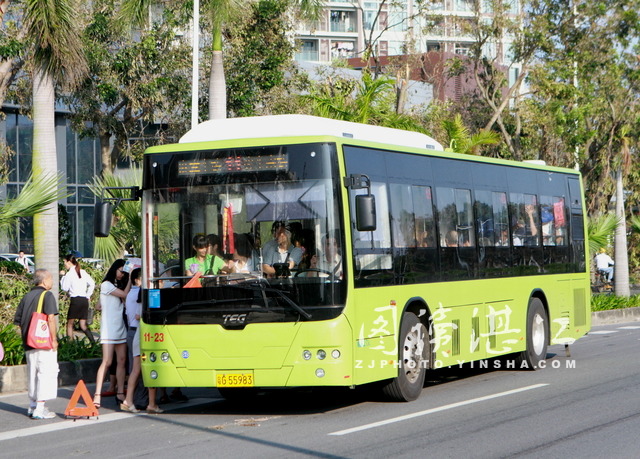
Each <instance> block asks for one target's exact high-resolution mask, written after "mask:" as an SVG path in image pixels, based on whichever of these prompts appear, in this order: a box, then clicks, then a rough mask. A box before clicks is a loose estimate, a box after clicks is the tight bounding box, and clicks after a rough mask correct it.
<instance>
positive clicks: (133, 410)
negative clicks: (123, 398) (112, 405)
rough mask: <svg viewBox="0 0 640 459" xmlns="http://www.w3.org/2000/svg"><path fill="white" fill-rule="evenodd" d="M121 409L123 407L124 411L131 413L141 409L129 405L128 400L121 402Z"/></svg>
mask: <svg viewBox="0 0 640 459" xmlns="http://www.w3.org/2000/svg"><path fill="white" fill-rule="evenodd" d="M120 409H121V410H122V411H128V412H129V413H137V412H138V411H140V410H138V408H136V407H135V406H129V405H127V402H122V403H121V404H120Z"/></svg>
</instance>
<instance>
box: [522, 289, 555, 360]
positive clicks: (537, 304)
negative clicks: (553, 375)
mask: <svg viewBox="0 0 640 459" xmlns="http://www.w3.org/2000/svg"><path fill="white" fill-rule="evenodd" d="M548 345H549V317H548V316H547V311H545V309H544V305H543V304H542V301H541V300H540V299H539V298H531V300H530V301H529V308H528V310H527V349H526V350H524V351H522V352H521V353H520V354H518V356H517V357H516V365H517V368H521V369H523V370H535V369H537V368H538V365H539V364H540V362H541V361H542V360H545V359H546V358H547V346H548Z"/></svg>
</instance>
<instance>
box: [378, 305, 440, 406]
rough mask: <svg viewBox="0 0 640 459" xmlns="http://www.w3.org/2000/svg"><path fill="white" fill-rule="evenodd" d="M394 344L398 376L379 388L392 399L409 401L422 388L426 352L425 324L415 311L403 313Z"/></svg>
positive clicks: (427, 345) (426, 358)
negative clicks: (396, 351) (396, 353)
mask: <svg viewBox="0 0 640 459" xmlns="http://www.w3.org/2000/svg"><path fill="white" fill-rule="evenodd" d="M398 346H399V349H398V360H399V364H400V365H399V368H398V376H397V377H395V378H393V379H392V380H391V381H389V382H388V383H387V384H386V385H385V386H384V387H383V389H382V391H383V393H384V394H385V395H386V396H387V397H388V398H390V399H392V400H394V401H398V402H410V401H412V400H415V399H417V398H418V397H419V396H420V393H421V392H422V387H423V385H424V378H425V374H426V372H427V364H428V358H429V355H430V343H429V334H428V333H427V328H426V327H425V326H424V324H423V323H422V322H420V321H419V320H418V318H417V317H416V315H415V314H412V313H410V312H407V313H405V314H404V315H403V317H402V324H401V326H400V336H399V342H398Z"/></svg>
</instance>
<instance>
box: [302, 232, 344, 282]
mask: <svg viewBox="0 0 640 459" xmlns="http://www.w3.org/2000/svg"><path fill="white" fill-rule="evenodd" d="M322 246H323V250H322V251H321V252H320V254H319V255H318V254H316V255H314V256H312V257H311V264H310V268H311V269H317V270H318V271H315V272H309V273H307V276H308V277H310V276H318V277H327V276H332V277H337V278H338V279H342V257H341V256H340V233H339V232H338V230H332V231H329V232H328V233H327V234H326V236H325V237H323V238H322Z"/></svg>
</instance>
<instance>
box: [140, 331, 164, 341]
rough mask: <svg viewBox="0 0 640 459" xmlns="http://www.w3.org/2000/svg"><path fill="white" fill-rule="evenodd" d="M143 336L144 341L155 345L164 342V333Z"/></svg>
mask: <svg viewBox="0 0 640 459" xmlns="http://www.w3.org/2000/svg"><path fill="white" fill-rule="evenodd" d="M143 336H144V338H143V339H144V340H145V341H153V342H155V343H161V342H163V341H164V333H145V334H144V335H143Z"/></svg>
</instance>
